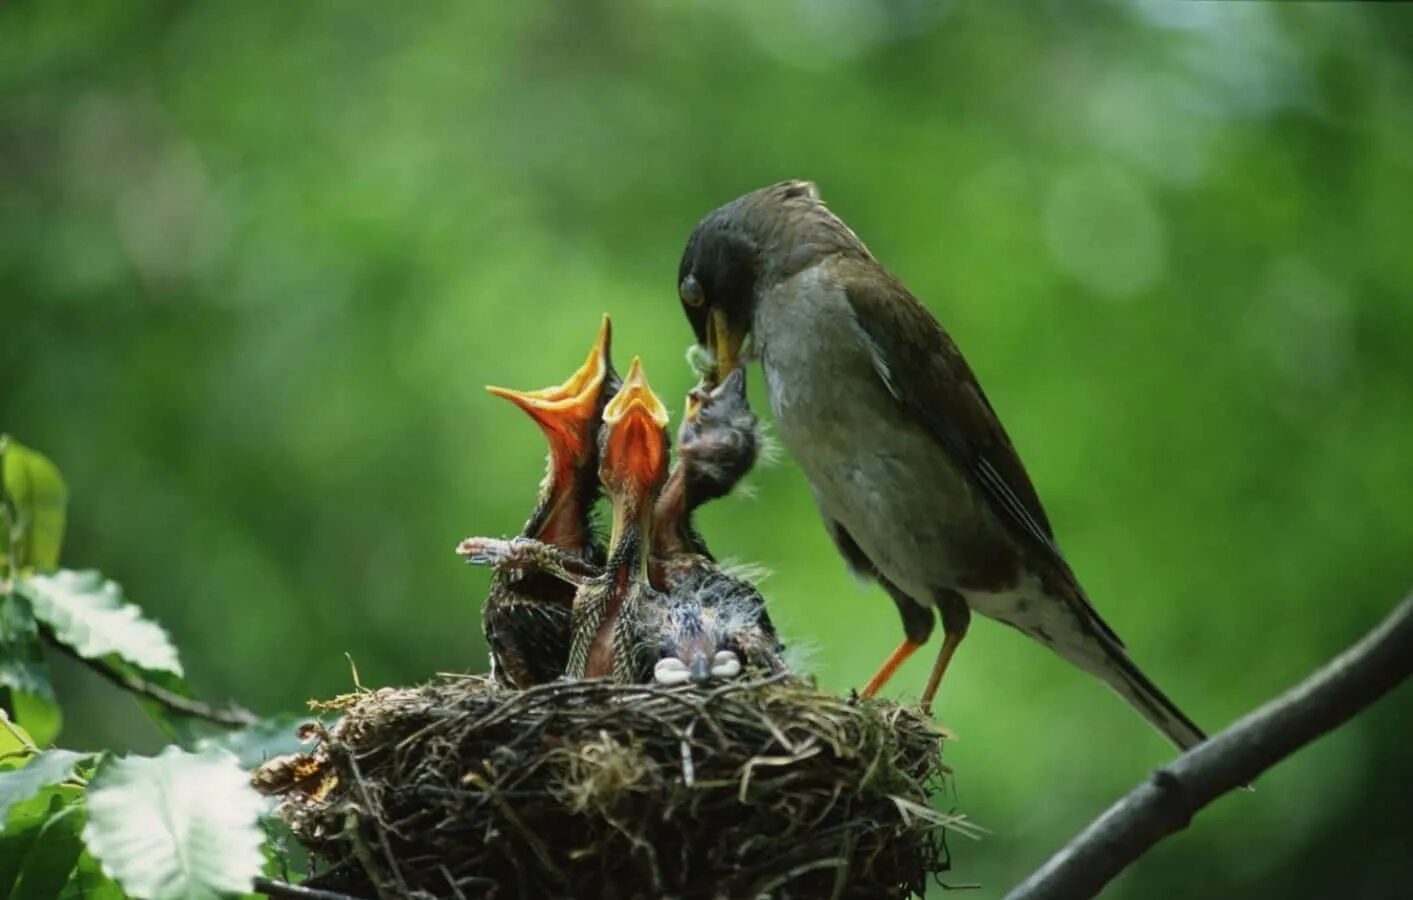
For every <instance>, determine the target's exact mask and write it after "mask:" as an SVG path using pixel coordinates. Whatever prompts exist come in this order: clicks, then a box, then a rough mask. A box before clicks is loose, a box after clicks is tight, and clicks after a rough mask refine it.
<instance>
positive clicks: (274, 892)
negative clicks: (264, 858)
mask: <svg viewBox="0 0 1413 900" xmlns="http://www.w3.org/2000/svg"><path fill="white" fill-rule="evenodd" d="M255 893H257V894H263V895H265V896H266V897H289V898H291V900H358V898H357V897H354V896H352V895H350V894H340V893H339V892H338V891H322V890H319V889H318V888H307V887H304V886H303V885H300V884H290V883H289V882H288V881H276V880H275V879H273V878H256V879H255Z"/></svg>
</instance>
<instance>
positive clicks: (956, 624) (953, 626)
mask: <svg viewBox="0 0 1413 900" xmlns="http://www.w3.org/2000/svg"><path fill="white" fill-rule="evenodd" d="M937 609H938V611H940V612H941V613H942V649H941V650H939V651H938V652H937V662H935V663H933V664H932V674H931V675H929V676H928V677H927V687H925V688H923V689H922V698H921V699H920V700H919V702H920V703H921V704H922V708H923V709H926V710H929V711H930V710H931V709H932V698H933V697H935V696H937V688H938V687H939V686H940V685H941V684H942V676H943V675H944V674H946V672H947V666H948V664H950V663H951V662H952V656H953V655H954V654H955V653H956V652H957V648H958V647H960V646H961V644H962V638H964V637H966V636H967V627H968V626H969V625H970V624H971V610H970V609H969V608H968V607H967V602H966V600H964V599H962V596H961V595H960V594H958V593H956V592H955V591H944V592H942V593H940V594H938V596H937Z"/></svg>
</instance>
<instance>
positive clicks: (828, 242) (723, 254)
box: [677, 181, 867, 385]
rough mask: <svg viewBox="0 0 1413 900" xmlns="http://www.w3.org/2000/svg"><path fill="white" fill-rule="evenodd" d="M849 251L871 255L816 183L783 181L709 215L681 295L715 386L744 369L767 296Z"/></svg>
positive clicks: (683, 270)
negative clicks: (830, 257) (738, 368)
mask: <svg viewBox="0 0 1413 900" xmlns="http://www.w3.org/2000/svg"><path fill="white" fill-rule="evenodd" d="M844 249H856V250H858V251H862V252H864V253H867V251H866V250H863V245H862V244H861V243H859V240H858V238H857V237H855V236H854V233H853V232H852V231H850V230H849V228H848V226H846V225H845V224H844V223H843V222H842V221H840V220H839V218H838V217H837V216H835V215H834V214H833V213H831V212H830V211H829V210H828V209H827V208H826V207H825V205H824V203H823V202H822V201H821V200H820V199H819V191H818V189H817V188H816V187H815V186H814V184H812V183H811V182H808V181H782V182H780V183H778V184H773V185H771V186H769V187H764V188H761V189H760V190H756V191H752V192H751V193H749V194H745V195H744V196H741V197H738V198H736V199H735V200H732V201H731V202H730V203H727V204H726V205H724V206H721V207H719V208H717V209H715V210H713V211H712V212H710V213H708V214H707V215H706V217H705V218H703V219H702V220H701V222H699V223H698V224H697V227H696V229H695V230H694V231H693V232H692V235H691V237H689V238H688V239H687V247H686V249H685V250H684V251H683V252H682V263H681V265H680V266H679V267H678V270H677V293H678V296H679V297H680V298H681V300H682V308H683V310H684V311H685V312H686V314H687V320H688V321H689V322H691V324H692V330H693V331H694V332H695V333H696V336H697V343H698V344H699V345H700V346H702V347H704V348H706V350H707V351H708V356H709V357H710V358H711V360H712V361H713V363H714V372H712V373H704V374H707V375H708V376H709V378H708V380H709V382H710V383H711V384H713V385H714V384H715V383H716V382H718V381H720V380H721V379H724V378H725V377H726V376H727V375H728V374H730V372H731V370H732V369H734V368H736V364H737V361H738V359H739V358H740V355H741V347H742V345H743V344H744V342H745V340H746V337H747V335H748V334H749V333H750V330H751V324H752V321H753V319H754V317H755V311H756V306H757V304H758V301H759V297H760V295H761V292H762V291H765V290H769V289H770V288H771V287H773V286H774V285H776V284H778V283H780V282H781V281H783V280H785V279H787V278H789V277H791V276H792V275H795V274H796V273H798V272H801V271H803V270H804V269H806V268H809V267H810V266H811V265H813V264H814V263H815V262H817V261H818V260H819V259H820V258H822V257H823V256H826V255H828V254H830V253H835V252H839V251H840V250H844Z"/></svg>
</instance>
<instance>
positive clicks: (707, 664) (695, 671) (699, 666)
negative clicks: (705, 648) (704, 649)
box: [687, 652, 711, 684]
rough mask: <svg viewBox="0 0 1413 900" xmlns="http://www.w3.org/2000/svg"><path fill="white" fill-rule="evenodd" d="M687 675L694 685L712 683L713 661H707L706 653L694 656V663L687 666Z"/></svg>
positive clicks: (694, 654)
mask: <svg viewBox="0 0 1413 900" xmlns="http://www.w3.org/2000/svg"><path fill="white" fill-rule="evenodd" d="M687 675H688V677H690V678H691V679H692V683H693V684H706V683H707V682H708V681H711V660H709V659H707V655H706V654H705V653H701V652H698V653H693V654H692V661H691V662H689V663H688V664H687Z"/></svg>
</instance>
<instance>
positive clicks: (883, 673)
mask: <svg viewBox="0 0 1413 900" xmlns="http://www.w3.org/2000/svg"><path fill="white" fill-rule="evenodd" d="M921 646H922V642H921V641H918V642H917V643H913V642H912V641H903V642H902V643H901V644H899V645H898V649H897V650H894V651H893V653H892V655H891V656H889V657H888V659H887V661H885V662H884V663H883V665H882V666H880V667H879V669H878V671H877V672H875V673H874V675H873V677H872V678H870V679H869V680H868V684H866V685H864V689H863V696H865V697H872V696H873V695H874V694H877V693H878V692H879V691H880V690H882V688H883V686H884V685H885V684H887V683H888V679H890V678H892V677H893V673H895V672H897V671H898V667H899V666H901V665H902V664H903V663H904V662H906V661H907V659H908V657H909V656H912V655H913V654H914V653H916V652H917V648H919V647H921Z"/></svg>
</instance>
